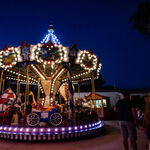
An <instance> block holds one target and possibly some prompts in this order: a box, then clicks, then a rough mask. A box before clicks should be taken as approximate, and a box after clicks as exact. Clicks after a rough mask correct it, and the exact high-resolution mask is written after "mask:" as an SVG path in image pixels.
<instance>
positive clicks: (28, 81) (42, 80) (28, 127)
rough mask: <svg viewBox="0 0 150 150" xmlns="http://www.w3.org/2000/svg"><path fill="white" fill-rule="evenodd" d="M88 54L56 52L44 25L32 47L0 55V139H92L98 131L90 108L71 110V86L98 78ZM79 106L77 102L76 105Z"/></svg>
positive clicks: (71, 49)
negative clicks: (44, 29) (42, 34)
mask: <svg viewBox="0 0 150 150" xmlns="http://www.w3.org/2000/svg"><path fill="white" fill-rule="evenodd" d="M100 69H101V63H100V60H99V58H97V57H96V55H95V54H94V53H93V52H92V51H88V50H79V49H78V48H77V47H76V45H75V44H74V45H73V46H72V47H65V46H62V45H61V44H60V42H59V40H58V39H57V37H56V35H55V34H54V29H53V26H52V25H50V27H49V29H48V33H47V34H46V36H45V38H44V39H43V40H42V41H41V42H40V43H37V44H36V45H29V44H27V42H26V41H23V42H22V45H21V46H18V47H4V48H3V50H1V51H0V71H1V77H0V138H3V139H11V140H22V141H38V140H41V141H49V140H64V139H74V138H80V137H86V136H92V135H94V134H95V133H98V132H100V131H101V130H102V129H103V126H104V124H103V123H102V122H101V120H99V118H98V115H97V114H96V112H95V111H94V109H93V108H88V109H87V108H84V107H82V106H80V105H79V103H78V105H77V103H76V101H77V100H76V101H75V99H74V96H73V95H74V90H75V86H76V85H77V86H76V87H78V92H80V83H81V82H82V83H84V82H86V81H87V80H91V83H92V97H91V98H93V99H94V97H95V87H94V79H96V78H98V77H99V71H100ZM79 101H80V100H78V102H79Z"/></svg>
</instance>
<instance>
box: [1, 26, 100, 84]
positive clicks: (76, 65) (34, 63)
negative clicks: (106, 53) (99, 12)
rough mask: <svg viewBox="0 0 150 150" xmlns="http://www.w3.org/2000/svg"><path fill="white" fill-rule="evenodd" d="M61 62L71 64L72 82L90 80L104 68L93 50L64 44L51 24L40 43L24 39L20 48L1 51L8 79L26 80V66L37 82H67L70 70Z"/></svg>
mask: <svg viewBox="0 0 150 150" xmlns="http://www.w3.org/2000/svg"><path fill="white" fill-rule="evenodd" d="M62 63H66V64H68V65H69V66H70V69H71V73H72V80H73V82H80V81H84V80H89V79H90V78H91V74H93V75H94V76H95V78H97V77H98V75H99V71H100V69H101V63H100V60H99V58H97V57H96V55H95V54H93V52H92V51H88V50H79V49H78V48H77V47H76V45H73V46H72V47H64V46H62V45H61V44H60V42H59V40H58V39H57V37H56V36H55V34H54V28H53V26H52V25H50V27H49V29H48V33H47V35H46V36H45V38H44V39H43V40H42V41H41V43H37V44H36V45H29V44H27V43H26V42H25V41H23V42H22V45H21V46H18V47H4V49H3V50H1V51H0V68H1V69H2V70H3V71H4V77H5V78H6V79H9V80H17V76H18V74H19V76H20V81H21V82H26V77H27V76H26V72H27V69H26V68H27V65H29V66H30V69H29V76H30V78H29V80H30V83H32V84H37V81H38V78H40V79H41V80H52V82H53V84H54V83H56V81H60V82H65V81H67V71H66V69H65V68H63V65H62Z"/></svg>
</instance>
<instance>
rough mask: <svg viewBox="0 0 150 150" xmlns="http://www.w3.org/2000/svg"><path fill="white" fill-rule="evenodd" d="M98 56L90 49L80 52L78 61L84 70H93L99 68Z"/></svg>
mask: <svg viewBox="0 0 150 150" xmlns="http://www.w3.org/2000/svg"><path fill="white" fill-rule="evenodd" d="M97 61H98V59H97V57H96V56H95V55H94V54H91V53H90V52H89V51H87V50H84V51H80V52H79V53H78V57H77V60H76V63H79V64H80V66H81V67H82V68H84V70H88V71H92V70H96V68H97Z"/></svg>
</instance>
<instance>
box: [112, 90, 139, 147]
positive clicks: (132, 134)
mask: <svg viewBox="0 0 150 150" xmlns="http://www.w3.org/2000/svg"><path fill="white" fill-rule="evenodd" d="M123 95H124V98H123V99H121V100H119V101H118V102H117V104H116V106H115V107H114V111H115V112H119V126H120V131H121V135H122V138H123V146H124V149H125V150H128V149H129V147H128V138H129V139H130V143H131V147H132V149H133V150H137V144H136V140H137V133H136V122H137V121H136V113H135V108H134V106H133V103H132V101H131V100H130V96H129V93H128V92H127V91H125V92H124V93H123Z"/></svg>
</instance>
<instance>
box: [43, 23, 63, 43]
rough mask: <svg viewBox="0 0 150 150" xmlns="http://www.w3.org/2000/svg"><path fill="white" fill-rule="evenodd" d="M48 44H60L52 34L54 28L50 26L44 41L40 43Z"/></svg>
mask: <svg viewBox="0 0 150 150" xmlns="http://www.w3.org/2000/svg"><path fill="white" fill-rule="evenodd" d="M48 42H52V43H53V44H60V42H59V40H58V39H57V37H56V35H55V34H54V27H53V25H52V24H51V25H50V26H49V28H48V33H47V34H46V36H45V37H44V39H43V40H42V41H41V43H48Z"/></svg>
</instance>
